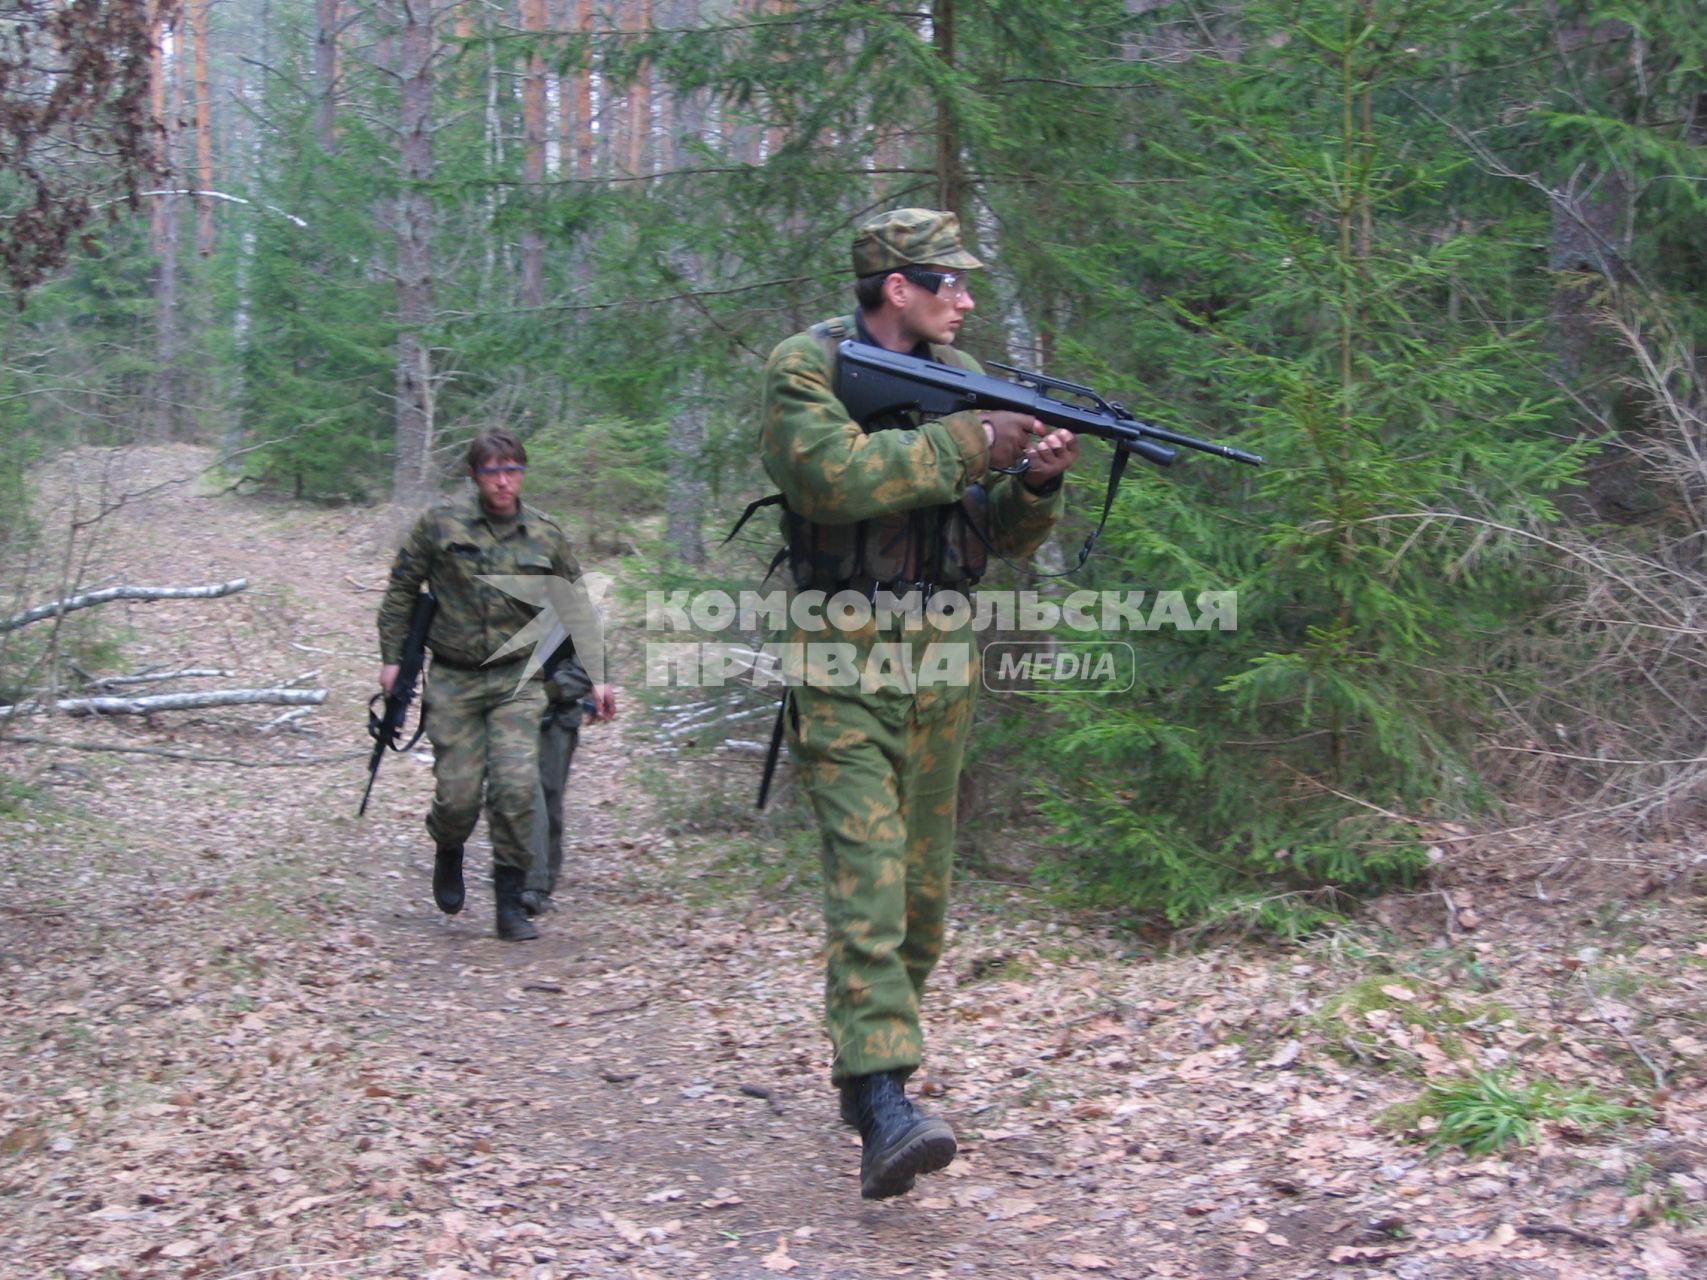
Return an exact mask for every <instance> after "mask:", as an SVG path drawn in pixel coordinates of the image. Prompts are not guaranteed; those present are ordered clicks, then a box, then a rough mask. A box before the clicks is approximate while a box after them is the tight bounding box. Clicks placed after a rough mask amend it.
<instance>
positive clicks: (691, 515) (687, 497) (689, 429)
mask: <svg viewBox="0 0 1707 1280" xmlns="http://www.w3.org/2000/svg"><path fill="white" fill-rule="evenodd" d="M678 404H679V406H680V407H679V408H678V409H677V410H676V416H675V417H674V418H672V419H671V420H670V442H669V464H668V468H669V485H668V487H667V489H666V491H665V496H664V541H665V542H667V543H668V544H669V546H670V549H671V550H672V551H674V552H675V554H676V558H677V559H678V560H680V561H681V562H682V563H683V564H688V565H693V566H695V567H698V566H701V565H703V564H704V563H705V542H704V540H703V539H702V537H701V536H700V528H699V526H700V516H701V514H702V512H703V510H704V507H705V479H704V477H702V476H701V475H700V473H699V469H698V462H699V459H701V458H703V457H704V456H705V437H706V425H707V418H708V416H709V410H708V408H707V405H706V402H705V376H704V374H703V373H700V372H698V371H696V372H695V373H694V375H693V378H692V380H691V381H690V382H689V384H688V386H687V387H686V388H685V389H684V391H683V393H682V395H681V396H680V398H679V401H678Z"/></svg>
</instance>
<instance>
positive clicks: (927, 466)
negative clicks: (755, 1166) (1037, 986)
mask: <svg viewBox="0 0 1707 1280" xmlns="http://www.w3.org/2000/svg"><path fill="white" fill-rule="evenodd" d="M981 265H982V264H981V263H980V262H979V261H978V259H977V258H975V257H973V256H972V255H971V254H970V253H968V252H967V251H966V249H965V248H964V247H963V246H962V244H961V241H960V225H959V222H958V220H957V219H956V218H955V216H954V215H953V214H950V213H942V212H937V211H934V210H928V209H897V210H894V211H892V212H890V213H886V214H883V215H882V216H880V217H878V218H876V219H875V220H873V221H871V222H869V223H867V224H866V225H865V226H863V227H862V228H860V230H859V232H858V233H857V235H856V236H855V239H854V243H853V269H854V275H855V277H856V283H855V287H854V295H855V298H856V299H857V301H858V303H859V310H858V311H857V312H856V313H855V314H853V315H851V316H845V317H842V318H840V319H836V320H828V321H825V322H823V323H821V324H819V325H816V326H814V327H813V328H811V329H809V330H807V331H805V332H803V333H798V334H795V335H794V336H793V337H791V338H788V339H787V340H785V341H784V342H782V343H781V344H780V345H779V346H778V347H777V348H776V350H775V351H774V352H772V354H771V357H770V360H769V362H768V363H767V365H766V367H765V380H764V402H763V411H762V421H761V427H760V453H761V457H762V459H763V461H764V465H765V470H766V471H767V472H768V473H769V474H770V477H771V479H772V480H773V481H774V482H775V483H776V485H777V487H778V488H779V489H780V490H781V491H782V498H783V500H784V504H785V505H784V515H783V534H784V537H785V539H786V540H787V543H788V558H789V566H790V569H791V570H792V576H793V580H794V582H793V585H794V587H795V589H796V590H797V591H806V590H818V591H824V592H826V593H828V594H830V595H835V594H837V593H840V592H854V593H857V594H858V596H859V597H862V598H866V599H869V600H871V601H873V602H878V601H880V600H882V599H885V598H888V599H895V598H903V599H906V598H909V597H910V599H911V601H914V602H917V603H915V604H914V605H913V608H914V609H915V610H916V612H914V613H912V614H910V615H909V616H907V617H906V618H905V620H904V621H903V620H900V619H898V618H896V617H893V616H892V617H890V618H889V619H888V620H887V621H885V620H884V619H883V617H882V615H881V613H876V612H874V614H873V616H872V619H871V621H869V622H868V623H867V624H865V625H864V626H856V627H854V628H853V629H850V630H845V631H843V632H841V633H840V634H838V635H837V636H836V637H835V639H836V640H837V641H839V642H842V644H841V647H842V651H843V652H844V653H846V654H849V655H851V657H852V666H853V668H854V669H855V670H856V671H857V672H858V674H859V678H857V679H855V680H854V681H853V682H852V683H851V684H850V683H848V682H847V681H846V680H845V679H843V678H841V677H840V676H838V675H836V674H835V673H832V672H830V671H828V670H826V669H823V668H821V667H814V665H813V664H812V663H811V662H807V663H806V664H805V666H804V672H803V681H802V683H800V684H798V685H796V686H795V687H791V688H790V690H789V693H788V699H789V701H788V705H787V708H786V713H785V717H786V726H787V733H788V740H789V746H790V749H791V754H792V756H793V759H794V761H795V764H796V766H797V768H798V771H799V777H800V780H801V784H802V786H803V788H804V790H805V791H806V794H807V796H808V798H809V800H810V801H811V804H812V807H813V810H814V812H815V814H816V816H817V820H818V826H819V830H820V833H821V835H822V839H823V862H824V910H825V923H826V931H827V935H828V947H827V960H826V972H825V1005H826V1009H825V1013H826V1022H827V1024H828V1030H829V1034H830V1040H831V1044H832V1047H833V1050H834V1060H833V1062H832V1065H831V1081H832V1083H833V1084H834V1085H836V1086H837V1087H838V1088H839V1089H840V1091H841V1103H842V1118H843V1119H844V1120H846V1121H847V1122H849V1123H851V1124H857V1126H858V1128H859V1133H860V1139H861V1144H862V1154H861V1159H860V1194H861V1195H862V1196H864V1197H865V1198H867V1199H883V1198H885V1197H888V1196H895V1195H901V1194H903V1193H904V1192H906V1191H909V1190H911V1189H912V1186H913V1182H914V1179H915V1178H916V1177H917V1176H918V1175H919V1174H924V1173H931V1172H934V1171H936V1170H938V1169H941V1168H943V1167H944V1166H945V1165H947V1164H948V1163H949V1162H950V1161H951V1160H953V1158H954V1154H955V1150H956V1144H955V1138H954V1131H953V1129H952V1128H950V1127H949V1125H948V1123H947V1122H946V1121H944V1120H942V1119H940V1118H937V1117H933V1116H928V1115H925V1114H924V1113H923V1112H921V1111H920V1110H919V1109H918V1108H917V1107H915V1106H914V1105H913V1103H912V1101H911V1099H909V1098H908V1097H907V1095H906V1091H905V1085H906V1081H907V1078H908V1077H909V1076H910V1075H911V1074H912V1073H913V1071H914V1070H915V1069H916V1068H917V1067H918V1066H919V1063H920V1059H921V1057H922V1055H923V1050H924V1042H923V1037H922V1035H921V1033H920V1029H919V1001H920V998H921V996H922V995H923V993H924V988H925V981H926V979H927V978H928V977H929V975H930V973H931V970H932V968H933V966H934V965H935V964H936V962H937V959H938V957H939V956H940V955H941V953H942V946H943V934H944V927H945V920H946V915H947V908H948V891H949V878H950V864H951V862H952V859H953V854H954V820H955V807H956V803H957V793H958V789H959V782H960V764H961V754H962V751H963V749H964V747H965V743H966V736H967V731H968V729H969V727H970V725H971V722H972V703H973V694H974V689H975V681H976V678H977V677H976V669H977V653H976V647H975V643H974V641H973V640H972V639H971V637H970V634H969V632H968V631H967V630H966V629H965V628H964V627H962V626H960V625H959V624H961V623H963V622H964V621H965V620H964V619H955V624H956V625H954V626H953V627H945V626H939V625H937V624H936V623H935V622H933V621H932V619H931V617H930V615H929V614H928V613H925V612H924V611H923V610H922V609H921V608H920V606H922V605H923V604H924V603H925V602H927V601H928V600H929V599H930V597H931V596H932V595H933V594H934V593H937V592H942V591H948V590H952V591H954V592H960V593H965V592H969V591H970V590H971V588H972V587H973V585H974V584H976V582H977V581H978V579H979V577H980V576H982V574H983V572H984V568H985V560H986V558H987V554H988V553H989V552H990V551H995V552H996V553H998V554H1001V555H1029V554H1030V553H1031V552H1032V551H1034V550H1036V548H1037V547H1038V546H1039V545H1040V544H1041V543H1042V542H1043V540H1044V538H1046V537H1047V536H1048V534H1049V531H1050V529H1051V528H1052V527H1053V526H1054V524H1055V522H1056V521H1057V520H1058V519H1059V518H1060V514H1061V501H1062V500H1061V496H1060V489H1061V483H1062V475H1063V473H1064V472H1065V471H1066V470H1067V468H1069V467H1070V466H1072V464H1073V462H1074V461H1075V460H1076V459H1077V457H1078V444H1077V442H1076V441H1075V439H1074V437H1073V434H1072V433H1071V432H1069V431H1054V432H1048V431H1046V429H1045V427H1044V426H1043V424H1042V423H1041V422H1039V421H1038V420H1037V419H1035V418H1032V417H1030V416H1029V415H1025V414H1017V413H977V412H972V411H967V412H960V413H953V414H950V415H948V416H947V417H944V418H940V419H937V420H934V421H919V420H917V419H916V416H903V417H897V418H895V419H893V420H884V421H871V422H856V421H854V420H853V419H852V417H851V415H850V413H849V412H848V410H847V408H846V406H845V405H844V404H843V403H842V401H841V399H840V398H839V397H838V395H837V381H836V378H837V365H838V361H837V358H836V353H837V348H838V344H839V343H840V342H842V341H843V340H850V339H851V340H854V341H858V342H864V343H870V344H872V345H875V346H879V347H884V348H887V349H888V350H891V351H898V352H904V353H907V354H911V355H917V356H920V357H923V358H926V359H931V360H936V361H939V362H942V363H945V364H952V365H958V366H961V367H964V368H968V369H974V370H976V369H977V365H976V364H975V363H974V362H973V361H972V360H971V359H970V358H969V357H967V356H964V355H962V354H961V353H959V352H957V351H956V350H955V349H954V346H953V343H954V341H955V338H956V337H957V336H958V334H959V331H960V327H961V324H962V322H963V321H964V320H965V318H966V316H967V315H968V314H969V313H970V312H971V311H972V309H973V305H974V304H973V301H972V294H971V289H970V285H969V283H968V279H969V277H968V274H967V273H968V272H971V271H974V270H976V269H977V268H979V267H980V266H981ZM1022 457H1024V458H1026V459H1028V460H1029V461H1028V463H1027V467H1028V469H1026V470H1025V471H1024V472H1023V474H1000V473H999V472H998V470H997V469H999V468H1006V467H1010V466H1015V465H1016V464H1017V463H1018V462H1019V460H1020V459H1021V458H1022ZM826 612H828V611H826ZM792 613H793V611H792V610H791V615H792ZM784 639H785V641H786V642H787V645H788V647H790V648H792V647H793V646H794V645H796V644H798V645H800V646H801V648H800V649H798V650H796V652H809V651H808V650H806V648H805V646H806V644H807V643H809V642H811V641H822V640H823V639H824V636H823V634H822V632H812V633H809V632H808V629H807V628H806V627H805V626H803V625H802V624H801V623H799V622H794V621H793V619H792V617H791V626H790V629H789V633H788V634H787V635H786V637H784ZM821 647H828V646H821ZM945 657H947V658H955V657H958V658H959V662H958V663H957V664H956V663H953V662H949V663H947V664H946V669H947V670H949V671H950V672H951V673H953V674H951V676H950V678H948V679H946V680H939V679H936V678H935V676H936V673H938V672H939V671H940V670H943V669H945V668H944V663H943V660H944V658H945ZM880 667H881V670H882V673H883V678H881V679H874V678H873V676H874V675H876V674H877V672H878V668H880ZM897 669H898V670H899V671H900V673H901V675H902V678H900V679H897V678H895V673H896V671H897Z"/></svg>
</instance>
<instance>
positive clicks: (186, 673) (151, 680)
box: [87, 667, 237, 689]
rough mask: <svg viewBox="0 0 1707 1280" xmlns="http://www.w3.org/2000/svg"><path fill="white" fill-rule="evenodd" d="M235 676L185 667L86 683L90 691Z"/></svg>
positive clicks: (95, 679)
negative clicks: (169, 681) (178, 669)
mask: <svg viewBox="0 0 1707 1280" xmlns="http://www.w3.org/2000/svg"><path fill="white" fill-rule="evenodd" d="M236 674H237V673H236V672H235V671H224V670H221V669H220V668H218V667H185V668H184V669H183V670H182V671H143V672H139V673H138V674H136V675H133V676H92V677H90V678H89V680H88V681H87V683H88V685H89V687H90V688H91V689H117V688H120V687H122V686H124V685H127V684H158V683H160V682H161V681H162V680H188V679H190V678H191V677H198V678H214V679H224V680H229V679H230V678H231V677H232V676H234V675H236Z"/></svg>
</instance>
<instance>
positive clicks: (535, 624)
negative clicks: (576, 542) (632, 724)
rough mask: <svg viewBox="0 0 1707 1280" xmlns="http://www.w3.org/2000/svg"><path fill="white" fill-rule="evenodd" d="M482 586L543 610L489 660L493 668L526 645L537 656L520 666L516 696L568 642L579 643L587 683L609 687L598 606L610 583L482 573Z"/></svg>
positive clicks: (597, 578) (596, 577)
mask: <svg viewBox="0 0 1707 1280" xmlns="http://www.w3.org/2000/svg"><path fill="white" fill-rule="evenodd" d="M480 581H482V582H485V583H488V584H489V585H491V586H493V587H496V588H497V589H498V590H499V591H502V592H503V593H504V594H505V595H507V596H513V597H514V598H515V599H517V600H520V601H522V602H523V603H524V604H530V605H533V606H534V607H535V608H537V609H538V610H539V612H538V613H537V614H535V615H534V616H533V617H532V618H531V619H530V620H529V621H528V623H527V624H526V625H525V626H523V627H522V628H521V629H520V630H519V631H517V632H516V633H515V634H514V635H512V636H511V637H510V638H509V639H508V640H506V641H504V643H503V644H502V645H500V646H499V648H498V651H497V652H496V653H494V654H493V655H492V656H491V657H489V658H487V659H486V661H487V662H488V663H493V662H496V661H498V660H499V659H500V658H504V657H508V656H509V655H510V654H512V653H515V652H517V651H518V650H520V649H522V648H525V647H526V646H528V645H532V646H533V652H531V653H530V654H528V657H527V661H526V662H524V663H523V664H522V674H521V678H520V679H519V680H517V681H516V690H517V691H518V692H520V690H521V687H522V686H523V685H524V684H526V683H527V682H528V681H529V680H531V679H533V677H534V675H535V673H537V672H538V671H539V669H540V668H541V667H543V666H544V665H545V662H546V659H548V658H549V657H551V655H552V654H553V653H555V652H556V651H557V647H558V646H559V645H560V644H562V643H563V642H564V641H565V640H573V641H574V642H575V654H576V656H577V657H579V658H580V659H581V665H582V666H583V667H585V668H586V669H587V678H588V679H590V680H591V681H592V682H593V683H594V684H595V685H601V684H604V683H605V682H606V681H605V629H604V620H603V618H601V617H600V616H599V607H598V601H600V600H603V599H604V597H605V595H606V593H607V592H608V591H609V590H610V585H611V582H610V579H609V578H607V577H606V576H605V575H603V574H584V575H583V576H581V577H579V578H575V579H573V580H570V579H568V578H559V577H556V576H552V577H542V576H540V575H538V574H531V573H524V574H514V573H483V574H481V575H480Z"/></svg>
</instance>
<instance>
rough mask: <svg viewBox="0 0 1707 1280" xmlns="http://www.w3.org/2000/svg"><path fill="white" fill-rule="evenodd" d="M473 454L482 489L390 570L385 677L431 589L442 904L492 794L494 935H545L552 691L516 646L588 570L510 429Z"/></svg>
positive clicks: (480, 443)
mask: <svg viewBox="0 0 1707 1280" xmlns="http://www.w3.org/2000/svg"><path fill="white" fill-rule="evenodd" d="M467 461H468V474H469V478H470V479H471V480H472V481H473V482H474V491H473V492H472V493H471V494H468V495H466V496H464V497H461V498H455V499H451V500H448V501H445V502H442V503H440V504H438V505H437V506H435V507H433V508H432V509H431V510H429V511H428V512H427V513H426V514H425V515H423V516H422V517H421V518H420V520H418V521H417V522H416V524H415V527H414V528H413V529H412V530H411V531H410V533H409V536H408V538H407V539H405V541H404V543H403V546H402V548H401V549H400V550H399V551H398V553H397V559H396V560H395V562H394V563H393V564H392V566H391V578H390V582H389V583H388V585H387V587H386V592H385V599H384V601H383V602H382V603H381V605H380V609H379V644H380V653H381V661H382V662H383V664H384V665H383V666H382V667H381V669H380V673H379V683H380V687H381V688H382V689H384V690H386V691H387V692H389V691H390V688H391V683H392V681H393V680H394V679H395V678H396V675H397V662H398V658H399V657H400V655H401V652H402V648H403V642H404V638H405V636H406V635H407V632H408V626H409V615H410V611H411V609H412V607H413V605H414V601H415V597H416V595H417V594H418V593H419V591H420V589H421V587H422V585H423V584H427V585H429V586H430V587H431V589H432V592H433V594H434V595H435V596H436V597H437V598H438V612H437V613H436V615H435V616H434V619H433V627H432V632H431V634H430V635H429V637H428V641H427V647H428V648H429V649H430V650H431V651H432V655H433V659H432V668H431V676H430V682H429V684H428V687H427V692H426V695H425V697H424V698H423V700H422V715H423V716H424V717H425V718H426V728H427V736H428V738H429V739H430V740H431V741H432V744H433V778H434V783H435V790H434V795H433V804H432V808H431V809H430V810H429V811H428V814H427V831H428V833H429V834H430V835H431V836H432V838H433V845H434V849H435V853H434V861H433V901H434V902H435V903H437V904H438V908H439V910H441V911H443V912H444V913H445V914H447V915H455V914H456V913H457V912H459V911H461V910H462V905H463V899H464V890H463V882H462V855H463V845H464V843H465V842H466V841H467V839H468V837H469V836H470V835H471V834H472V833H473V831H474V824H475V822H476V821H477V820H478V819H479V816H480V808H481V802H482V800H483V799H484V801H485V807H486V822H487V830H488V834H489V835H490V837H491V841H492V888H493V896H494V898H495V901H496V928H497V934H498V937H500V938H504V939H507V940H511V941H517V940H522V939H527V938H537V937H538V936H539V931H538V929H536V928H535V927H534V925H533V923H532V922H531V921H530V920H529V919H528V917H527V913H526V911H525V910H524V909H523V906H522V890H523V888H524V885H525V880H526V876H527V873H528V868H529V866H530V865H531V863H532V861H533V845H532V834H533V820H534V796H535V792H536V791H537V789H538V786H539V769H538V760H539V722H540V716H541V714H542V712H543V711H544V710H545V706H546V697H545V690H544V683H543V681H542V680H541V679H540V678H539V673H538V670H537V664H536V663H534V662H533V661H531V658H532V653H531V650H530V649H529V647H528V646H526V645H525V644H524V645H519V646H516V647H513V648H507V646H508V644H509V642H510V641H511V640H512V639H513V638H515V637H516V635H517V633H518V632H520V631H522V630H523V629H524V628H526V627H528V625H529V624H530V623H532V622H534V620H535V615H536V614H537V613H538V612H539V605H540V604H541V603H542V602H545V601H547V600H549V599H550V598H551V595H552V594H553V593H552V587H553V585H554V583H553V582H551V581H548V580H552V579H554V580H555V581H556V583H561V584H564V586H565V587H566V586H567V584H569V583H573V582H576V581H578V580H579V579H580V577H581V567H580V565H579V564H577V563H576V561H575V555H574V552H573V551H571V550H570V547H569V540H568V538H567V537H565V536H564V533H563V530H562V529H561V528H559V527H558V525H557V524H556V523H555V522H554V521H552V520H551V519H550V518H549V517H547V516H545V515H544V514H542V513H541V512H539V511H536V510H535V509H534V508H532V507H529V506H526V505H525V504H523V503H522V501H521V488H522V477H523V475H524V474H525V473H526V471H527V451H526V450H525V449H524V448H523V447H522V444H521V442H520V441H518V440H517V439H516V438H515V436H513V435H511V434H510V433H509V432H508V431H504V430H501V429H494V430H489V431H484V432H482V433H481V434H480V435H478V436H476V437H475V439H474V441H473V443H472V444H470V445H469V447H468V455H467ZM488 577H496V578H498V579H500V580H508V581H509V582H510V583H512V584H521V585H523V586H526V587H530V588H532V587H534V586H535V583H534V582H530V581H528V580H530V579H532V580H536V581H537V589H536V590H530V591H525V592H524V593H523V594H522V595H517V594H515V593H514V592H513V591H508V590H505V589H503V588H502V587H500V586H499V585H497V583H495V582H492V581H485V580H483V579H486V578H488ZM559 594H560V593H559ZM530 598H531V600H532V602H531V603H530V602H529V599H530Z"/></svg>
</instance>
